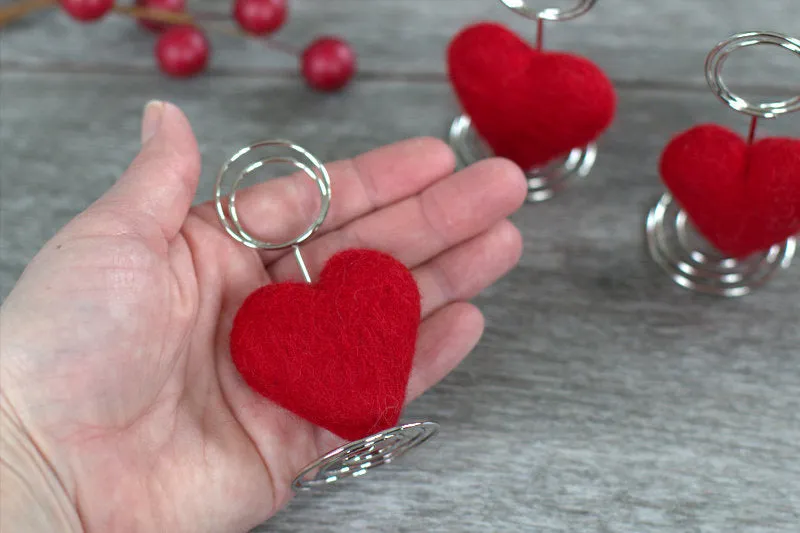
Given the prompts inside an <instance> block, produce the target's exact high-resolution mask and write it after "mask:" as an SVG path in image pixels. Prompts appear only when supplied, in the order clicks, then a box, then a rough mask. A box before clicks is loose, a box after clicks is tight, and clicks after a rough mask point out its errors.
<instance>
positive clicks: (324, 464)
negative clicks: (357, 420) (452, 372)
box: [292, 422, 439, 491]
mask: <svg viewBox="0 0 800 533" xmlns="http://www.w3.org/2000/svg"><path fill="white" fill-rule="evenodd" d="M438 431H439V424H437V423H435V422H414V423H410V424H404V425H402V426H398V427H395V428H391V429H387V430H386V431H382V432H380V433H376V434H375V435H372V436H370V437H367V438H365V439H361V440H358V441H355V442H351V443H350V444H347V445H345V446H342V447H341V448H337V449H335V450H333V451H331V452H330V453H328V454H326V455H325V456H323V457H321V458H319V459H318V460H316V461H314V462H313V463H311V464H310V465H308V466H307V467H306V468H304V469H303V471H302V472H300V473H299V474H298V475H297V477H295V478H294V481H292V488H293V489H294V490H295V491H301V490H311V489H315V488H318V487H324V486H327V485H330V484H332V483H336V482H337V481H340V480H342V479H346V478H351V477H359V476H362V475H364V474H366V473H367V471H368V470H370V469H372V468H375V467H378V466H381V465H384V464H388V463H391V462H392V461H394V460H396V459H398V458H400V457H401V456H403V455H405V454H406V453H407V452H409V451H411V450H412V449H413V448H416V447H417V446H419V445H420V444H422V443H424V442H425V441H427V440H428V439H430V438H431V437H433V436H434V435H435V434H436V433H437V432H438Z"/></svg>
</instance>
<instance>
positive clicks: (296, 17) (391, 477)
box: [0, 0, 800, 533]
mask: <svg viewBox="0 0 800 533" xmlns="http://www.w3.org/2000/svg"><path fill="white" fill-rule="evenodd" d="M4 1H5V0H4ZM541 3H542V7H546V5H547V2H544V1H543V2H541ZM560 4H563V5H569V4H570V2H554V5H556V6H558V5H560ZM189 5H190V6H191V7H192V9H200V10H203V11H207V12H212V13H218V14H219V16H220V17H224V15H225V13H226V11H227V10H228V2H227V1H216V0H214V1H212V0H203V1H197V0H190V1H189ZM291 7H292V18H291V21H290V22H289V23H288V25H287V26H286V28H285V30H284V31H283V32H282V33H281V38H282V40H284V41H285V42H287V43H289V44H291V45H294V46H297V47H301V46H302V45H303V44H304V43H305V42H306V41H307V40H308V39H309V38H310V36H311V35H316V34H320V33H335V34H340V35H343V36H344V37H346V38H348V39H349V40H351V41H352V43H353V44H354V45H355V47H356V48H357V51H358V53H359V54H360V68H361V75H360V77H359V79H357V80H356V82H355V83H354V84H353V85H352V86H351V87H349V88H348V89H347V90H346V91H345V92H343V93H341V94H337V95H320V94H316V93H313V92H311V91H308V90H306V89H305V88H304V86H303V85H302V83H301V82H300V81H299V80H298V78H297V77H296V76H295V63H294V60H293V59H292V58H291V57H290V56H286V55H281V54H279V53H276V52H271V51H266V50H265V49H264V47H263V46H261V45H259V44H256V43H252V42H249V43H248V42H245V41H243V40H240V39H235V38H233V37H215V38H214V42H213V45H214V52H215V55H214V59H213V67H212V68H211V70H210V72H209V73H208V74H207V75H205V76H203V77H201V78H198V79H196V80H193V81H173V80H168V79H165V78H164V77H162V76H161V75H159V74H158V73H157V72H155V70H154V67H153V62H152V59H151V49H152V45H153V42H152V38H151V37H150V36H148V35H147V34H145V33H144V32H142V31H140V30H139V29H138V28H136V27H135V26H133V25H132V24H131V23H130V22H129V21H127V20H125V19H121V18H118V17H113V18H110V19H108V20H106V21H103V22H102V23H99V24H95V25H89V26H80V25H77V24H75V23H73V22H71V21H70V20H68V19H67V18H66V17H64V16H63V15H61V14H60V13H57V12H49V13H45V14H41V15H37V16H34V17H31V18H29V19H27V20H25V21H24V22H22V23H19V24H16V25H14V26H13V27H11V28H8V29H5V30H3V31H2V33H0V175H1V176H2V211H1V214H2V233H1V234H0V236H1V238H0V253H2V260H1V261H0V291H2V296H5V295H6V294H7V293H8V291H9V290H10V288H11V287H12V285H13V283H14V281H15V279H16V278H17V277H18V276H19V274H20V272H21V271H22V269H23V267H24V265H25V264H26V262H27V261H28V260H29V259H30V258H31V256H32V255H33V254H34V253H35V252H36V251H37V249H38V247H39V246H40V245H41V244H42V243H43V242H44V241H45V240H46V239H47V238H49V237H50V236H51V235H52V234H53V232H54V231H56V229H57V228H59V227H60V226H61V225H62V224H63V223H65V222H66V221H67V220H68V219H69V218H71V217H72V216H73V215H74V214H76V213H77V212H78V211H80V210H81V209H82V208H84V207H85V206H86V205H87V204H88V203H89V202H90V201H92V200H93V199H94V198H96V197H97V196H99V195H100V194H102V193H103V192H104V191H105V189H106V188H107V187H108V186H109V185H110V184H111V183H112V181H113V180H114V178H115V177H116V176H118V175H119V173H120V172H121V171H122V170H123V169H124V168H125V167H126V166H127V164H128V162H129V161H130V159H131V158H132V157H133V155H134V154H135V153H136V151H137V148H138V142H139V141H138V127H139V120H140V110H141V106H142V105H143V104H144V103H145V102H146V101H147V100H148V99H150V98H164V99H169V100H171V101H174V102H176V103H177V104H179V105H180V106H182V107H183V109H184V110H185V111H186V112H187V114H188V115H189V117H190V119H191V120H192V122H193V124H194V127H195V129H196V132H197V135H198V137H199V140H200V143H201V147H202V150H203V157H204V164H205V170H204V177H203V181H202V186H201V188H200V191H199V193H198V200H205V199H208V198H210V195H211V189H212V181H213V176H214V173H215V171H216V169H217V168H218V166H219V165H220V164H221V163H222V161H223V160H224V158H225V157H227V156H228V155H229V154H230V153H231V152H232V151H233V150H235V149H237V148H238V147H240V146H242V145H244V144H247V143H249V142H251V141H253V140H257V139H261V138H266V137H274V136H280V137H288V138H292V139H294V140H296V141H297V142H299V143H301V144H303V145H306V146H307V147H309V148H310V149H311V150H312V151H314V152H315V153H317V154H318V155H319V156H321V157H323V158H325V159H332V158H340V157H347V156H351V155H354V154H356V153H359V152H362V151H364V150H367V149H370V148H372V147H374V146H376V145H379V144H384V143H389V142H391V141H395V140H399V139H402V138H406V137H411V136H416V135H421V134H427V135H431V134H432V135H437V136H443V135H444V133H445V131H446V127H447V125H448V123H449V120H450V119H451V117H452V116H453V115H454V113H455V112H456V110H457V108H456V105H455V103H454V99H453V97H452V95H451V91H450V89H449V87H448V84H447V82H446V79H445V76H444V64H443V55H444V48H445V46H446V44H447V42H448V39H449V38H450V37H451V36H452V35H453V34H454V33H455V32H456V31H457V30H458V29H459V28H460V27H462V26H464V25H466V24H468V23H470V22H473V21H475V20H478V19H492V20H498V21H502V22H506V23H508V24H510V25H511V26H512V27H513V28H515V29H517V30H519V31H520V32H522V33H523V34H524V35H527V36H529V37H530V38H533V36H534V31H533V30H534V28H533V25H532V24H531V23H529V22H526V21H524V20H522V19H521V18H520V17H518V16H517V15H514V14H513V13H511V12H510V11H509V10H507V9H506V8H505V7H503V6H502V5H500V3H499V2H497V1H496V0H436V1H430V0H405V1H397V0H326V1H324V2H323V1H316V2H315V1H312V0H292V2H291ZM759 29H766V30H774V31H781V32H785V33H790V34H794V35H795V36H797V35H799V34H800V3H799V2H797V1H796V0H769V1H765V2H752V1H747V0H705V1H702V2H697V1H689V0H680V1H677V0H676V1H669V2H666V1H656V0H650V1H647V2H635V1H623V0H602V1H601V2H598V5H597V6H596V8H595V9H593V10H592V11H591V12H590V13H589V14H587V15H586V16H584V17H582V18H581V19H578V20H575V21H573V22H567V23H562V24H550V25H548V27H547V34H546V39H547V44H548V46H550V47H553V48H564V49H570V50H573V51H576V52H578V53H581V54H584V55H587V56H589V57H591V58H592V59H594V60H595V61H597V62H598V63H599V64H600V65H601V66H603V67H604V68H605V69H606V70H607V71H608V72H609V74H610V75H611V76H612V78H613V79H614V81H615V82H616V83H617V85H618V88H619V95H620V106H619V114H618V118H617V120H616V122H615V124H614V126H613V128H612V129H611V130H610V131H609V132H608V134H607V135H606V136H605V137H604V138H603V140H602V143H601V153H600V157H599V160H598V162H597V165H596V167H595V170H594V171H593V173H592V174H591V179H590V180H588V181H586V182H584V183H582V184H581V185H580V186H579V187H576V188H574V189H572V190H570V191H569V192H568V193H566V194H564V195H563V196H560V197H558V198H557V199H556V200H554V201H551V202H549V203H546V204H542V205H535V206H530V205H529V206H526V207H524V208H523V209H522V210H520V211H519V212H518V213H517V214H516V215H514V217H513V219H514V221H515V222H516V223H517V224H519V226H520V227H521V228H522V230H523V233H524V235H525V245H526V250H525V254H524V257H523V259H522V262H521V264H520V265H519V267H518V268H517V269H516V270H514V271H513V272H512V273H511V274H510V275H509V276H508V277H507V278H505V279H504V280H503V281H502V282H500V283H498V284H497V285H496V286H494V287H492V288H491V289H490V290H488V291H486V293H485V294H483V295H481V297H479V298H478V299H477V303H478V304H479V305H480V306H481V307H482V309H483V310H484V311H485V314H486V316H487V320H488V324H487V332H486V335H485V337H484V339H483V341H482V343H481V344H480V346H479V347H478V348H477V349H476V350H475V352H474V353H473V354H472V355H471V357H470V358H469V359H468V361H467V362H466V363H465V364H464V365H463V366H462V367H460V368H459V369H458V370H457V371H456V372H454V373H453V374H452V376H450V377H449V378H448V379H447V380H445V381H444V382H443V383H442V384H440V385H439V386H437V387H436V388H435V389H434V390H432V391H431V392H430V393H428V394H427V395H425V396H424V397H423V398H422V399H420V400H419V401H418V402H416V403H415V404H414V405H413V406H412V407H411V408H410V410H409V412H408V416H409V417H432V418H434V419H436V420H438V421H440V422H441V423H442V425H443V431H442V433H441V435H440V437H439V438H437V439H436V440H435V441H432V442H431V443H430V444H429V445H427V446H426V447H424V448H422V449H420V450H419V451H418V452H417V453H415V454H413V455H411V456H408V457H407V458H406V459H405V460H404V461H402V462H401V463H398V464H396V465H394V466H391V467H388V468H385V469H383V470H381V471H380V472H376V473H375V474H374V475H370V476H367V477H366V478H362V479H360V480H359V481H358V482H356V483H351V484H348V486H347V487H346V488H343V489H339V490H335V491H333V492H331V493H327V494H321V495H302V496H300V497H298V498H297V499H296V500H295V501H294V502H293V503H292V504H291V505H290V506H289V508H288V509H286V510H285V511H284V512H283V513H281V514H280V515H279V516H277V517H276V518H275V519H274V520H272V521H270V522H269V523H267V524H265V525H264V526H262V527H261V528H259V529H258V531H265V532H266V531H273V532H288V531H309V532H322V531H359V530H364V531H392V532H395V531H396V532H401V531H409V532H411V531H414V532H417V531H442V532H445V531H446V532H467V531H475V532H486V531H531V532H539V533H545V532H590V531H591V532H593V531H597V532H615V533H616V532H620V533H621V532H630V533H643V532H651V531H652V532H664V533H677V532H702V533H707V532H724V533H735V532H747V533H767V532H769V533H774V532H787V533H789V532H791V533H796V532H797V531H800V325H798V323H799V322H800V299H799V298H798V291H800V265H796V266H795V267H793V268H792V269H790V270H788V271H786V272H784V273H783V274H782V275H781V276H779V277H778V278H776V279H775V280H773V282H772V283H771V284H770V285H769V286H768V287H766V288H765V289H764V290H762V291H760V292H758V293H756V294H754V295H752V296H749V297H747V298H745V299H741V300H736V301H726V300H721V299H715V298H707V297H698V296H695V295H693V294H690V293H688V292H685V291H683V290H680V289H678V288H676V287H674V286H673V285H671V284H670V282H668V281H667V280H666V279H665V278H664V277H663V276H662V275H661V274H660V272H659V271H658V270H656V269H655V268H654V267H653V265H652V264H651V262H650V261H649V259H648V257H647V256H646V254H645V253H644V249H643V238H642V237H643V235H642V233H643V228H642V225H643V216H644V213H645V211H646V209H647V208H648V207H649V206H650V205H651V204H652V202H654V201H655V199H656V198H657V197H658V195H659V193H660V191H661V187H660V185H659V182H658V178H657V175H656V172H655V169H656V161H657V158H658V155H659V152H660V150H661V148H662V147H663V145H664V143H665V142H666V141H667V139H668V137H669V136H670V135H671V134H672V133H673V132H675V131H677V130H681V129H684V128H687V127H689V126H690V125H692V124H693V123H695V122H696V121H719V122H722V123H725V124H729V125H731V126H736V127H738V128H740V129H746V127H747V121H746V119H745V118H743V117H740V116H738V115H736V114H735V113H733V112H730V111H729V110H727V109H726V108H725V107H724V106H722V105H721V104H720V103H718V102H717V101H716V99H715V98H714V97H713V96H712V95H711V93H710V92H709V91H708V90H707V88H706V86H705V81H704V79H703V69H702V67H703V61H704V58H705V54H706V53H707V51H708V50H709V49H710V48H711V47H712V46H713V45H714V44H716V43H717V42H718V41H720V40H722V39H724V38H726V37H727V36H729V35H730V34H732V33H736V32H739V31H747V30H759ZM726 76H727V77H728V79H729V80H732V81H731V85H732V86H733V88H735V89H737V90H739V91H742V92H743V93H744V94H746V95H750V96H759V95H760V96H775V95H777V96H788V95H791V94H792V93H794V94H797V92H798V88H800V61H798V59H797V58H795V57H792V56H791V54H789V53H787V52H785V51H779V50H777V49H775V48H773V47H757V48H756V49H750V50H746V51H744V52H742V53H741V54H737V56H736V57H734V58H732V59H731V60H730V61H729V62H728V66H727V67H726ZM764 131H766V132H770V131H771V132H774V133H780V134H793V135H798V133H800V116H794V117H786V118H782V119H780V120H776V121H773V122H771V123H770V124H768V125H767V126H766V127H765V129H764Z"/></svg>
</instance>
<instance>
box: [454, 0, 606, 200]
mask: <svg viewBox="0 0 800 533" xmlns="http://www.w3.org/2000/svg"><path fill="white" fill-rule="evenodd" d="M500 1H501V2H502V3H503V4H504V5H505V6H506V7H508V8H509V9H511V10H512V11H514V12H515V13H517V14H519V15H522V16H523V17H525V18H528V19H531V20H535V21H537V23H538V37H537V41H538V42H539V43H541V34H542V28H543V22H544V21H545V20H548V21H555V22H558V21H565V20H572V19H574V18H577V17H579V16H581V15H583V14H584V13H586V12H587V11H589V10H590V9H591V8H592V7H593V6H594V4H595V3H596V2H597V0H580V2H579V3H578V5H577V6H575V7H573V8H571V9H562V8H554V7H551V8H547V9H543V10H541V11H539V10H536V9H534V8H532V7H530V6H528V5H527V3H526V2H525V0H500ZM448 139H449V143H450V146H451V147H452V148H453V151H455V153H456V156H457V157H458V159H459V160H460V161H461V163H462V164H464V165H470V164H472V163H474V162H476V161H478V160H480V159H485V158H487V157H491V156H492V155H493V154H492V150H491V148H490V147H489V146H488V145H487V144H486V142H485V141H484V140H483V139H481V138H480V136H479V135H478V133H477V132H476V131H475V128H473V127H472V120H471V119H470V118H469V117H468V116H467V115H465V114H461V115H459V116H457V117H456V118H455V119H453V122H451V124H450V130H449V132H448ZM596 159H597V144H595V143H593V142H592V143H589V144H587V145H586V146H584V147H582V148H573V149H572V150H571V151H570V152H569V154H567V155H566V156H565V157H561V158H558V159H556V160H553V161H551V162H549V163H548V164H546V165H544V166H542V167H535V168H531V169H528V170H526V172H525V176H526V178H527V180H528V196H527V201H528V202H543V201H545V200H549V199H551V198H553V197H554V196H555V195H556V194H558V193H560V192H561V191H562V190H564V189H565V188H566V187H568V186H569V184H570V183H571V182H572V181H574V180H576V179H583V178H585V177H586V176H588V175H589V172H590V171H591V170H592V167H593V166H594V163H595V160H596Z"/></svg>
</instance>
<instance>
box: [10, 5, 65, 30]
mask: <svg viewBox="0 0 800 533" xmlns="http://www.w3.org/2000/svg"><path fill="white" fill-rule="evenodd" d="M57 2H58V0H18V1H17V2H15V3H13V4H10V5H7V6H2V7H0V27H3V26H5V25H6V24H10V23H11V22H14V21H15V20H17V19H21V18H22V17H24V16H26V15H30V14H32V13H35V12H36V11H41V10H43V9H47V8H48V7H53V6H55V5H56V3H57Z"/></svg>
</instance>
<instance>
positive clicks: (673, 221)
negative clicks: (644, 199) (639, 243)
mask: <svg viewBox="0 0 800 533" xmlns="http://www.w3.org/2000/svg"><path fill="white" fill-rule="evenodd" d="M646 232H647V245H648V248H649V251H650V255H651V256H652V258H653V260H654V261H655V262H656V263H657V264H658V265H659V266H661V268H663V269H664V271H665V272H666V273H667V274H668V275H669V277H670V278H671V279H672V281H674V282H675V283H677V284H678V285H680V286H681V287H684V288H686V289H689V290H693V291H696V292H699V293H704V294H712V295H715V296H726V297H738V296H744V295H747V294H750V293H751V292H752V291H753V290H755V289H757V288H758V287H760V286H761V285H763V284H764V283H766V282H767V281H768V280H769V279H770V278H771V277H772V276H773V275H774V274H775V273H776V272H777V271H778V270H781V269H784V268H788V267H789V265H790V264H791V262H792V259H793V258H794V254H795V252H796V251H797V239H796V238H794V237H792V238H790V239H788V240H787V241H786V242H784V243H782V244H780V245H775V246H773V247H772V248H770V249H769V250H767V251H765V252H761V253H757V254H754V255H752V256H750V257H748V258H746V259H742V260H739V259H733V258H730V257H725V256H724V255H722V254H721V253H720V252H718V251H717V250H715V249H714V248H713V247H712V246H711V245H710V244H708V243H707V242H706V241H705V240H704V239H703V238H702V237H700V236H699V235H697V233H696V232H695V231H694V230H693V229H692V228H691V225H690V224H689V221H688V219H687V217H686V213H685V212H684V211H683V210H681V209H680V207H679V206H678V205H677V204H676V202H674V201H673V199H672V196H671V195H670V194H669V193H667V194H664V195H663V196H662V197H661V199H660V200H659V201H658V203H657V204H656V205H655V206H654V207H653V208H652V209H651V210H650V212H649V213H648V215H647V225H646Z"/></svg>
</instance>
